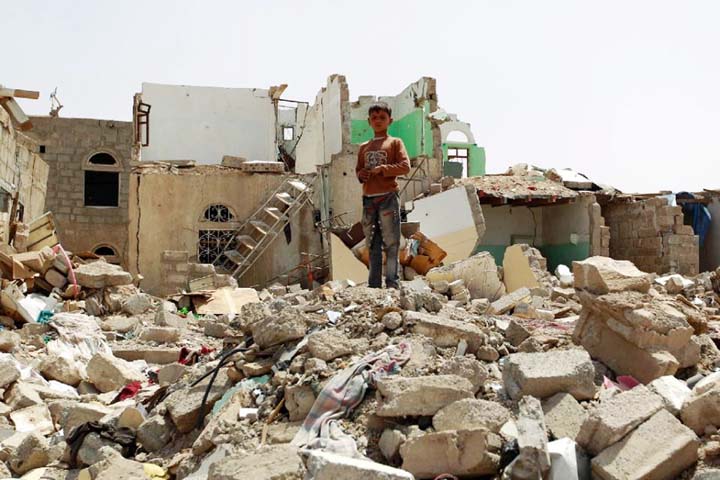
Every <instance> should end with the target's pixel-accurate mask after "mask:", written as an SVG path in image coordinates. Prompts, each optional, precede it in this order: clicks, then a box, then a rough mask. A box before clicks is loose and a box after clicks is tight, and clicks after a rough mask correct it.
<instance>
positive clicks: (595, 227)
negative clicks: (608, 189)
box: [589, 202, 610, 257]
mask: <svg viewBox="0 0 720 480" xmlns="http://www.w3.org/2000/svg"><path fill="white" fill-rule="evenodd" d="M589 208H590V255H591V256H596V255H599V256H602V257H609V256H610V227H608V226H606V223H605V218H603V216H602V207H600V204H599V203H597V202H593V203H591V204H590V207H589Z"/></svg>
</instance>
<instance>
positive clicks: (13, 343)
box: [0, 330, 20, 352]
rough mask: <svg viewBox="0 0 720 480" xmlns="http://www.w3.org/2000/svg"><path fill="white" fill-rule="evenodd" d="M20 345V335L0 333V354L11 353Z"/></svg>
mask: <svg viewBox="0 0 720 480" xmlns="http://www.w3.org/2000/svg"><path fill="white" fill-rule="evenodd" d="M18 345H20V335H18V334H17V333H15V332H11V331H10V330H2V331H0V352H12V351H13V350H15V348H17V346H18Z"/></svg>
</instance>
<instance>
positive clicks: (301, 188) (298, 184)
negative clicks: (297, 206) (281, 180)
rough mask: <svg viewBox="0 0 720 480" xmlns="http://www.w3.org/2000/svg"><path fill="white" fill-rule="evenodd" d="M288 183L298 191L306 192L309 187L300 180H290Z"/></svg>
mask: <svg viewBox="0 0 720 480" xmlns="http://www.w3.org/2000/svg"><path fill="white" fill-rule="evenodd" d="M287 183H288V185H290V186H291V187H293V188H294V189H295V190H297V191H298V192H304V191H306V190H307V189H308V186H307V185H306V184H305V183H303V182H301V181H300V180H288V182H287Z"/></svg>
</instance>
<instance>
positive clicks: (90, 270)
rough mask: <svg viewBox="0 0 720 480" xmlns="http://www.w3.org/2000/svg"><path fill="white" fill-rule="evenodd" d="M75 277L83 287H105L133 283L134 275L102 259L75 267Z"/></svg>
mask: <svg viewBox="0 0 720 480" xmlns="http://www.w3.org/2000/svg"><path fill="white" fill-rule="evenodd" d="M75 279H76V281H77V283H78V285H80V286H81V287H87V288H104V287H109V286H115V285H127V284H130V283H132V280H133V278H132V275H131V274H130V273H128V272H126V271H124V270H123V269H122V268H121V267H119V266H118V265H113V264H110V263H107V262H105V261H102V260H98V261H95V262H91V263H86V264H84V265H80V266H79V267H78V268H76V269H75Z"/></svg>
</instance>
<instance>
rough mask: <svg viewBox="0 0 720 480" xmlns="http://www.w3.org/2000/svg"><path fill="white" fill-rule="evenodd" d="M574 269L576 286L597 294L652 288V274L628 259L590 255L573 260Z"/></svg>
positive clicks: (639, 290) (643, 291)
mask: <svg viewBox="0 0 720 480" xmlns="http://www.w3.org/2000/svg"><path fill="white" fill-rule="evenodd" d="M572 269H573V275H574V277H575V288H577V289H579V290H587V291H588V292H590V293H594V294H596V295H604V294H606V293H610V292H624V291H628V290H634V291H637V292H642V293H647V292H648V290H649V289H650V276H649V275H648V274H647V273H645V272H642V271H640V270H638V269H637V267H635V265H633V263H632V262H629V261H627V260H613V259H612V258H608V257H590V258H586V259H585V260H583V261H581V262H573V264H572Z"/></svg>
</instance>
